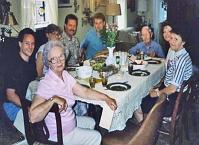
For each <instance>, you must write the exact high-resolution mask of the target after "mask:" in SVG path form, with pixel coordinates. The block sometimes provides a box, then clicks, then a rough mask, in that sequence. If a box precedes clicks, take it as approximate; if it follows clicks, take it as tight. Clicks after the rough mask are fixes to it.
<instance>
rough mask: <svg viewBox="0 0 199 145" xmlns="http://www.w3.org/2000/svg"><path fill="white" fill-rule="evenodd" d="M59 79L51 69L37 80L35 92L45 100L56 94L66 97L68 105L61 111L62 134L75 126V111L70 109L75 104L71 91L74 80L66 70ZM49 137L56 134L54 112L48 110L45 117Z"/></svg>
mask: <svg viewBox="0 0 199 145" xmlns="http://www.w3.org/2000/svg"><path fill="white" fill-rule="evenodd" d="M62 76H63V80H61V79H60V78H59V77H58V76H57V75H56V74H55V73H54V72H53V71H52V70H51V69H49V71H48V72H47V73H46V75H45V77H44V78H43V79H42V80H41V81H40V82H39V85H38V89H37V92H36V94H37V95H38V96H40V97H42V98H44V99H46V100H48V99H50V98H51V97H52V96H54V95H57V96H60V97H63V98H64V99H66V101H67V104H68V107H67V110H66V111H63V112H61V119H62V129H63V134H64V135H66V134H68V133H69V132H71V131H72V130H73V129H74V128H75V127H76V119H75V113H74V111H73V109H72V107H73V105H74V104H75V97H74V94H73V92H72V88H73V87H74V85H75V83H76V80H75V79H74V78H73V77H72V76H71V75H70V74H69V73H68V72H67V71H63V73H62ZM45 122H46V125H47V127H48V130H49V133H50V138H51V137H52V138H54V137H56V135H57V128H56V119H55V115H54V113H51V112H49V113H48V114H47V116H46V118H45Z"/></svg>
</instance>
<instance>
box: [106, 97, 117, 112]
mask: <svg viewBox="0 0 199 145" xmlns="http://www.w3.org/2000/svg"><path fill="white" fill-rule="evenodd" d="M105 101H106V103H107V105H108V106H109V107H110V108H111V110H113V111H115V110H116V109H117V104H116V101H115V99H112V98H110V97H107V99H106V100H105Z"/></svg>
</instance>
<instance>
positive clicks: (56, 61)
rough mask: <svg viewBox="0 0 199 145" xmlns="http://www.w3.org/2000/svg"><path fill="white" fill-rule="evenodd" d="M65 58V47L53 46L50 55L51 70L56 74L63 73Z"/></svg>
mask: <svg viewBox="0 0 199 145" xmlns="http://www.w3.org/2000/svg"><path fill="white" fill-rule="evenodd" d="M65 59H66V58H65V55H64V49H63V48H61V47H58V46H55V47H54V48H52V49H51V50H50V52H49V55H48V61H49V66H50V68H51V70H52V71H53V72H54V73H56V74H60V73H62V71H63V70H64V68H65Z"/></svg>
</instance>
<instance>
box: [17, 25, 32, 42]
mask: <svg viewBox="0 0 199 145" xmlns="http://www.w3.org/2000/svg"><path fill="white" fill-rule="evenodd" d="M28 34H30V35H32V36H33V37H34V39H35V38H36V37H35V32H34V31H33V30H32V29H30V28H24V29H23V30H21V31H20V32H19V35H18V41H20V42H23V39H24V36H25V35H28Z"/></svg>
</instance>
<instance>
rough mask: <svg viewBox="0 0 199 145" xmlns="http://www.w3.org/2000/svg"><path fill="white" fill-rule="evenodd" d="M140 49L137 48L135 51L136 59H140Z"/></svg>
mask: <svg viewBox="0 0 199 145" xmlns="http://www.w3.org/2000/svg"><path fill="white" fill-rule="evenodd" d="M140 52H141V51H140V49H138V50H137V51H136V59H137V60H140V59H141V57H140Z"/></svg>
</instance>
